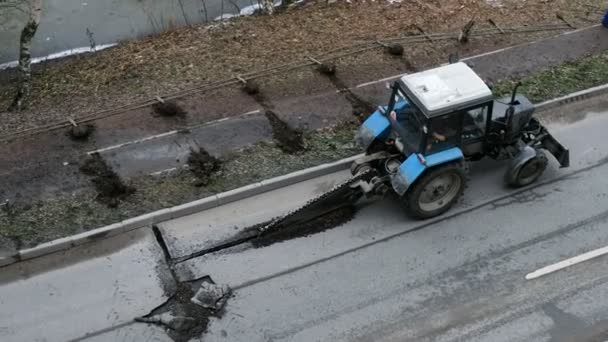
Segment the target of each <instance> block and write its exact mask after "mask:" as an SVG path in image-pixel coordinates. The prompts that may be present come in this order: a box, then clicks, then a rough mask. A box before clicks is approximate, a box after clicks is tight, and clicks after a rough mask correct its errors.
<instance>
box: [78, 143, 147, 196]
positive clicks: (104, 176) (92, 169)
mask: <svg viewBox="0 0 608 342" xmlns="http://www.w3.org/2000/svg"><path fill="white" fill-rule="evenodd" d="M80 171H81V172H82V173H84V174H85V175H87V176H90V177H92V178H91V182H92V183H93V185H94V186H95V190H96V191H97V199H98V200H99V201H100V202H102V203H105V204H107V205H108V206H110V207H116V206H117V205H118V202H119V201H120V200H121V199H124V198H125V197H127V196H129V195H130V194H132V193H134V192H135V188H133V187H130V186H128V185H126V184H125V183H123V181H122V180H121V179H120V177H119V176H118V174H117V173H116V172H114V171H113V170H112V168H111V167H110V166H109V165H108V164H107V163H106V162H105V161H104V160H103V158H101V156H100V155H99V153H94V154H92V155H91V156H90V157H89V158H88V159H87V160H86V161H85V162H84V163H83V164H82V166H81V167H80Z"/></svg>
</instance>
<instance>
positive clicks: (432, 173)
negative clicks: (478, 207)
mask: <svg viewBox="0 0 608 342" xmlns="http://www.w3.org/2000/svg"><path fill="white" fill-rule="evenodd" d="M466 181H467V178H466V173H465V170H464V168H463V167H462V166H461V165H460V163H451V164H446V165H442V166H439V167H437V168H433V169H430V170H427V171H426V173H425V174H423V175H422V176H421V177H420V178H419V179H418V180H416V182H415V183H414V184H413V185H412V186H411V187H410V188H409V189H408V191H407V192H406V193H405V195H403V197H402V198H401V200H402V201H403V205H404V209H405V212H406V213H407V214H408V215H409V216H411V217H412V218H415V219H429V218H432V217H435V216H439V215H441V214H443V213H445V212H446V211H448V210H449V209H450V208H451V207H452V205H454V203H456V201H457V200H458V198H460V196H461V195H462V193H463V192H464V189H465V187H466Z"/></svg>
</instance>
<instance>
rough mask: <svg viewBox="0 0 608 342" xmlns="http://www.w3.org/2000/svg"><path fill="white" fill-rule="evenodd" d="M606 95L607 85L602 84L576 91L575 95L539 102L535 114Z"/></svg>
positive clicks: (607, 91)
mask: <svg viewBox="0 0 608 342" xmlns="http://www.w3.org/2000/svg"><path fill="white" fill-rule="evenodd" d="M606 93H608V84H604V85H601V86H597V87H593V88H589V89H585V90H581V91H577V92H576V93H572V94H568V95H566V96H562V97H558V98H556V99H553V100H549V101H545V102H541V103H539V104H537V105H536V111H537V112H544V111H547V110H551V109H553V108H557V107H559V106H563V105H566V104H570V103H574V102H578V101H581V100H585V99H588V98H591V97H595V96H599V95H603V94H606Z"/></svg>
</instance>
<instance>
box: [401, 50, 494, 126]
mask: <svg viewBox="0 0 608 342" xmlns="http://www.w3.org/2000/svg"><path fill="white" fill-rule="evenodd" d="M401 81H402V82H403V83H404V84H405V86H406V91H407V93H408V96H410V97H412V100H413V101H414V102H415V103H416V105H418V106H419V107H421V108H420V109H421V110H422V111H423V112H424V113H425V114H426V115H427V116H429V117H430V116H437V115H441V114H445V113H448V112H450V111H453V110H458V109H460V108H464V107H468V106H474V105H476V104H480V103H483V102H487V101H490V100H491V99H492V91H491V90H490V88H488V86H487V85H486V84H485V82H484V81H483V80H482V79H481V78H480V77H479V76H478V75H477V74H476V73H475V71H473V70H472V69H471V68H470V67H469V66H468V65H466V64H465V63H462V62H459V63H454V64H448V65H445V66H441V67H438V68H434V69H430V70H426V71H422V72H418V73H415V74H411V75H406V76H403V77H402V78H401Z"/></svg>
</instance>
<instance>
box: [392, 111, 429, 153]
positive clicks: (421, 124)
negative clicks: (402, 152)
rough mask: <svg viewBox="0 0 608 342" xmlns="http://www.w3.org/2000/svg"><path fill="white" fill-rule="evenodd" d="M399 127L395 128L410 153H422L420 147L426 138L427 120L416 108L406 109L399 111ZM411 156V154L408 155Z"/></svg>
mask: <svg viewBox="0 0 608 342" xmlns="http://www.w3.org/2000/svg"><path fill="white" fill-rule="evenodd" d="M396 113H397V123H398V126H396V127H394V128H395V130H396V131H397V134H398V136H399V138H401V140H402V142H403V145H404V146H405V147H406V149H407V150H408V152H420V151H419V149H420V145H421V142H422V139H423V138H424V136H425V133H424V128H425V127H426V126H425V120H424V117H423V116H422V114H421V113H420V112H419V111H418V110H417V108H415V107H410V106H407V107H404V108H403V109H401V110H397V111H396ZM408 154H409V153H408Z"/></svg>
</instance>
